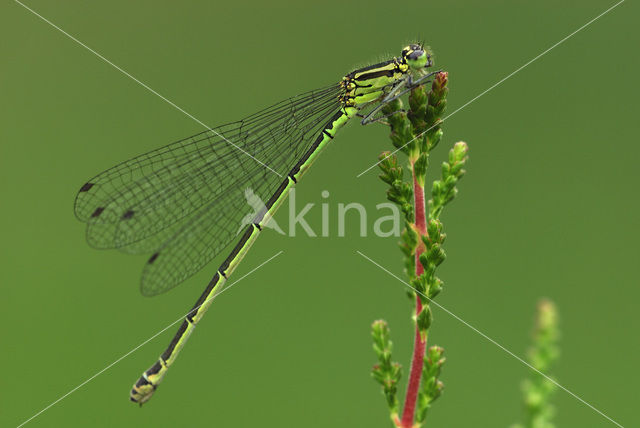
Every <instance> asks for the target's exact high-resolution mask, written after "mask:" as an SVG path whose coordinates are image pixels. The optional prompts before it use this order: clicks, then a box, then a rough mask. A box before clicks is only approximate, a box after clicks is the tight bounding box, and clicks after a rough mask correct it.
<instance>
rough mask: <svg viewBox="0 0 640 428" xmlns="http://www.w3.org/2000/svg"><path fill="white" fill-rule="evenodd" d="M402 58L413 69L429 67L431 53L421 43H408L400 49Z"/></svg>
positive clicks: (431, 63) (431, 62) (430, 64)
mask: <svg viewBox="0 0 640 428" xmlns="http://www.w3.org/2000/svg"><path fill="white" fill-rule="evenodd" d="M402 59H403V60H404V62H406V63H407V64H409V66H410V67H411V68H413V69H420V68H425V67H431V66H432V65H433V61H432V60H431V53H430V52H429V51H428V50H427V49H425V48H424V47H423V46H422V45H418V44H410V45H409V46H407V47H405V48H404V49H402Z"/></svg>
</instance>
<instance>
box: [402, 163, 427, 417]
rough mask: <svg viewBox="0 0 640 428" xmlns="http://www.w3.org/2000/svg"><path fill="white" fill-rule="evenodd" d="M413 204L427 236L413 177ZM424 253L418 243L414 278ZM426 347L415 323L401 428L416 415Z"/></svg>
mask: <svg viewBox="0 0 640 428" xmlns="http://www.w3.org/2000/svg"><path fill="white" fill-rule="evenodd" d="M413 195H414V196H413V204H414V210H415V211H414V212H415V226H416V229H417V230H418V232H419V233H420V235H422V236H426V235H427V218H426V207H425V201H424V187H423V186H420V184H419V183H418V181H417V180H416V177H415V174H414V175H413ZM423 252H424V245H423V244H422V243H420V245H418V248H417V249H416V256H415V257H416V276H420V275H422V274H423V273H424V268H423V266H422V263H420V255H421V254H422V253H423ZM420 311H422V301H421V300H420V296H418V295H417V294H416V317H417V316H418V315H419V314H420ZM426 347H427V337H426V336H424V337H423V335H422V334H420V328H419V327H418V323H416V332H415V340H414V344H413V357H412V359H411V371H410V374H409V384H408V386H407V395H406V398H405V402H404V411H403V412H402V421H401V426H402V427H404V428H411V427H412V426H413V420H414V417H415V413H416V401H417V400H418V393H419V391H420V380H421V379H422V368H423V365H424V354H425V350H426Z"/></svg>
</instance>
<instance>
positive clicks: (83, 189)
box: [80, 183, 95, 192]
mask: <svg viewBox="0 0 640 428" xmlns="http://www.w3.org/2000/svg"><path fill="white" fill-rule="evenodd" d="M94 184H95V183H84V185H83V186H82V187H81V188H80V191H81V192H88V191H89V189H91V188H92V187H93V185H94Z"/></svg>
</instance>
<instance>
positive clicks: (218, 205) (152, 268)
mask: <svg viewBox="0 0 640 428" xmlns="http://www.w3.org/2000/svg"><path fill="white" fill-rule="evenodd" d="M339 91H340V88H339V86H338V85H333V86H331V87H328V88H324V89H321V90H316V91H312V92H307V93H305V94H302V95H299V96H297V97H293V98H290V99H287V100H284V101H282V102H280V103H278V104H275V105H274V106H272V107H269V108H267V109H265V110H263V111H261V112H258V113H256V114H254V115H251V116H249V117H247V118H245V119H243V120H241V121H238V122H234V123H231V124H227V125H223V126H221V127H218V128H215V129H213V130H208V131H205V132H203V133H200V134H197V135H194V136H192V137H189V138H187V139H184V140H181V141H178V142H175V143H173V144H170V145H168V146H165V147H162V148H159V149H156V150H154V151H151V152H149V153H146V154H143V155H140V156H137V157H135V158H133V159H130V160H128V161H126V162H123V163H121V164H119V165H117V166H115V167H113V168H111V169H109V170H107V171H105V172H103V173H101V174H99V175H98V176H96V177H94V178H93V179H92V180H90V181H89V182H87V183H86V184H85V185H84V186H82V188H81V189H80V192H79V193H78V195H77V197H76V204H75V211H76V215H77V217H78V218H79V219H81V220H82V221H85V222H86V223H87V224H88V226H87V240H88V242H89V243H90V244H91V245H92V246H95V247H98V248H119V249H121V250H122V251H125V252H129V253H146V252H152V251H153V252H155V253H156V254H154V256H155V259H154V262H153V263H150V264H148V265H147V267H146V268H145V271H144V276H143V284H142V291H143V294H158V293H161V292H163V291H166V290H168V289H170V288H172V287H173V286H175V285H177V284H178V283H180V282H181V281H183V280H184V279H186V278H187V277H188V276H190V275H192V274H193V273H195V272H197V271H198V270H199V269H201V268H202V266H204V264H206V263H207V262H208V261H210V260H211V259H212V258H213V257H215V256H216V255H217V254H218V253H219V252H220V251H221V250H222V248H224V247H225V246H226V245H228V243H229V241H230V240H231V239H233V238H234V236H236V234H237V232H238V226H239V225H240V224H241V220H242V216H243V214H246V213H245V212H243V211H242V210H243V209H244V210H245V211H250V210H249V206H248V205H247V204H246V202H245V200H244V198H243V196H242V194H243V192H244V190H245V189H246V188H252V189H253V190H254V191H255V193H256V194H257V195H259V197H266V198H268V197H270V196H271V194H273V193H274V192H275V191H276V190H277V188H278V186H279V185H280V184H281V183H282V182H283V180H284V179H285V178H286V174H287V172H288V171H289V170H290V169H291V168H292V167H293V165H295V163H296V161H297V159H299V158H300V157H301V155H302V154H303V153H304V152H305V151H307V150H308V148H309V147H310V146H311V145H312V144H313V141H314V139H315V137H316V136H317V135H318V134H319V133H320V132H321V131H322V128H323V126H324V125H325V124H326V122H327V121H328V118H329V117H330V116H332V115H333V114H335V113H336V112H337V111H338V110H339V109H340V102H339V99H338V94H339ZM223 137H224V138H223ZM249 155H251V156H253V157H254V158H255V159H254V158H252V157H251V156H249ZM256 159H257V160H258V161H259V162H258V161H257V160H256ZM260 162H262V163H264V164H266V165H268V166H269V167H270V168H272V169H273V170H275V171H278V172H279V174H280V175H281V176H279V175H278V174H276V173H274V172H273V171H271V170H269V169H267V168H265V166H264V165H262V164H261V163H260ZM157 250H159V251H157Z"/></svg>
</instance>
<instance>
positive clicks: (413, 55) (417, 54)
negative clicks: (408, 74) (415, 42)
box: [407, 49, 424, 60]
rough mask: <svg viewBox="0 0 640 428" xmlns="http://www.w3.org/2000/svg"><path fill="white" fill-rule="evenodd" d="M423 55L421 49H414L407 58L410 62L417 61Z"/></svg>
mask: <svg viewBox="0 0 640 428" xmlns="http://www.w3.org/2000/svg"><path fill="white" fill-rule="evenodd" d="M423 55H424V51H423V50H422V49H416V50H414V51H413V52H411V53H410V54H409V55H408V56H407V58H408V59H410V60H417V59H419V58H420V57H421V56H423Z"/></svg>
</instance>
